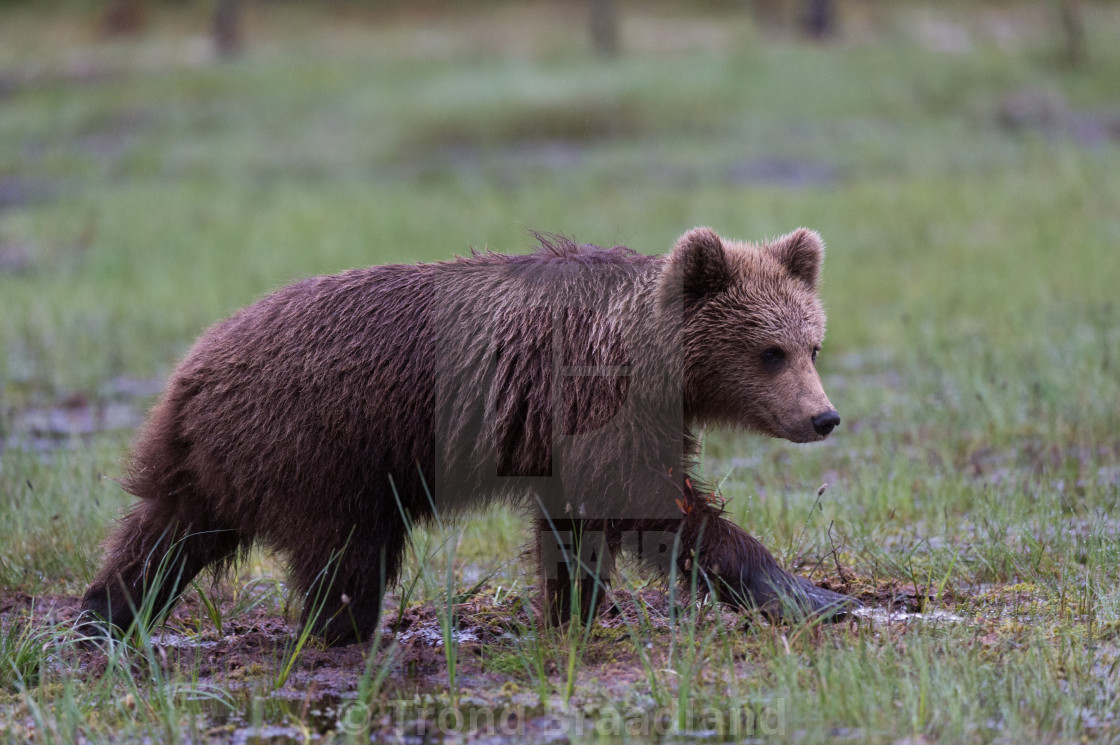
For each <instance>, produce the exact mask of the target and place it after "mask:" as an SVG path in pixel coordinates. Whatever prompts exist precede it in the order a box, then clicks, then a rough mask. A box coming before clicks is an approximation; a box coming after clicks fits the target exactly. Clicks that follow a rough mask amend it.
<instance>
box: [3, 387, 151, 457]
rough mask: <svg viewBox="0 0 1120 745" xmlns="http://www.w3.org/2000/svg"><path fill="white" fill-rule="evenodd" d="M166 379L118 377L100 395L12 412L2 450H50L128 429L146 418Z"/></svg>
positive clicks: (78, 395)
mask: <svg viewBox="0 0 1120 745" xmlns="http://www.w3.org/2000/svg"><path fill="white" fill-rule="evenodd" d="M163 386H164V381H163V379H162V378H128V377H123V376H119V377H115V378H112V379H111V380H109V381H108V382H107V383H105V384H104V385H102V386H101V389H100V390H99V391H98V394H97V397H96V398H91V397H89V396H86V395H85V394H81V393H73V394H71V395H69V396H66V397H64V398H62V399H61V400H60V401H58V402H57V403H54V404H51V405H48V406H30V407H25V408H21V409H15V410H13V411H11V412H9V415H8V421H9V422H10V426H9V427H8V428H7V434H6V436H5V437H4V438H3V439H0V450H3V449H6V448H10V449H22V450H33V451H38V452H50V451H52V450H57V449H59V448H66V447H72V446H74V445H75V444H83V443H86V442H88V441H89V440H90V439H91V438H92V437H93V436H94V435H97V434H100V433H105V432H127V431H130V430H133V429H135V428H136V427H138V426H139V425H140V424H141V423H143V421H144V417H145V412H146V411H147V407H148V403H149V399H150V398H151V397H152V396H155V395H156V394H158V393H160V392H161V391H162V390H163Z"/></svg>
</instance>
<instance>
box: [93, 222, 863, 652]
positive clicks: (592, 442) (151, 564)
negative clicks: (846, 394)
mask: <svg viewBox="0 0 1120 745" xmlns="http://www.w3.org/2000/svg"><path fill="white" fill-rule="evenodd" d="M536 237H537V239H538V240H539V242H540V246H539V247H538V248H537V249H536V251H535V252H534V253H532V254H528V255H515V256H506V255H501V254H497V253H492V252H474V253H472V255H471V256H468V257H464V258H457V259H456V260H454V261H447V262H440V263H432V264H417V265H386V266H374V267H370V268H366V269H356V270H352V271H347V272H343V273H341V274H337V275H333V276H323V277H315V278H312V279H306V280H303V281H300V282H297V283H295V284H293V285H290V286H288V287H285V288H283V289H280V290H278V291H276V292H274V293H272V294H271V295H268V296H267V297H265V298H263V299H261V300H260V301H258V302H257V303H255V304H253V305H251V306H249V307H247V308H245V309H243V310H241V311H240V312H238V313H236V314H235V315H234V316H232V317H231V318H229V319H227V320H224V321H222V322H220V323H218V324H216V325H215V326H213V327H212V328H210V329H209V330H208V331H207V332H206V333H205V334H204V335H203V336H202V337H201V338H200V339H199V341H198V342H197V343H196V344H195V345H194V347H193V348H192V349H191V350H190V352H189V353H188V354H187V356H186V358H185V359H184V360H183V361H182V362H181V364H180V365H179V366H178V368H177V369H176V370H175V372H174V373H173V374H172V376H171V378H170V380H169V381H168V384H167V389H166V391H165V393H164V394H163V397H162V399H161V400H160V401H159V403H158V404H156V405H155V407H154V408H153V409H152V411H151V413H150V415H149V417H148V420H147V423H146V424H145V426H144V428H143V430H142V432H141V434H140V436H139V438H138V440H137V442H136V444H135V447H134V449H133V452H132V455H131V460H130V463H129V468H128V472H127V476H126V477H125V478H124V479H123V480H122V483H123V485H124V487H125V489H127V490H128V491H129V492H130V493H131V494H133V495H135V496H136V497H138V498H139V500H138V501H137V503H136V505H135V506H134V507H133V508H132V510H131V511H130V512H129V513H128V514H127V515H126V516H125V517H124V518H123V519H122V520H121V522H120V524H119V525H118V526H117V528H116V530H115V531H114V532H113V533H112V535H111V536H110V537H109V539H108V541H107V543H106V556H105V563H104V567H103V568H102V570H101V572H100V573H99V574H98V575H97V577H96V578H95V579H94V581H93V583H92V585H91V586H90V588H89V590H88V591H87V592H86V595H85V597H84V599H83V609H84V611H86V612H88V613H87V614H86V617H87V618H89V619H91V620H90V622H89V624H90V628H91V629H93V630H95V631H97V632H98V633H105V631H106V630H107V629H105V628H104V627H103V626H102V624H107V625H108V627H109V629H112V627H117V628H118V629H125V628H127V627H128V626H129V625H130V624H131V623H132V622H133V621H134V620H135V614H136V609H137V608H139V607H141V606H142V605H144V604H149V605H148V607H151V608H154V609H155V610H156V615H157V616H158V615H159V614H160V613H164V612H166V611H167V609H168V608H169V607H170V606H171V604H172V603H173V602H174V601H175V599H176V598H177V597H178V595H179V594H180V593H181V592H182V591H183V589H184V588H185V587H186V586H187V585H188V584H189V583H190V581H191V580H192V579H193V578H194V577H195V576H196V575H197V574H198V573H199V572H200V571H202V570H203V569H205V568H207V567H211V566H217V567H222V566H224V565H226V564H227V563H228V562H230V561H231V560H232V559H233V558H234V557H236V555H237V554H238V552H239V551H243V550H245V549H247V548H248V547H249V546H250V545H252V544H254V543H257V542H260V543H262V544H264V545H265V546H268V547H270V548H272V549H274V550H276V551H279V552H281V553H282V554H283V555H284V556H285V557H286V559H287V560H288V563H289V565H290V569H291V579H292V581H293V583H294V586H295V587H296V588H297V589H298V590H299V591H300V592H301V593H302V594H303V595H304V597H305V603H304V612H303V613H304V618H303V620H304V623H305V624H311V625H312V627H313V629H314V631H315V632H316V633H318V634H320V635H321V636H322V637H323V638H324V639H325V640H326V641H327V642H328V643H337V644H343V643H352V642H357V641H361V640H365V639H368V638H369V637H370V636H371V635H372V633H373V632H374V631H375V629H376V628H377V625H378V622H379V615H380V610H381V603H382V596H383V595H384V593H385V590H386V588H388V587H389V586H390V585H392V584H393V582H394V581H395V580H396V579H397V576H398V572H399V569H400V565H401V558H402V554H403V552H404V550H405V548H406V543H407V540H408V528H409V527H410V526H411V525H417V524H423V523H424V522H425V521H427V520H430V519H432V518H433V517H434V516H436V515H440V514H451V515H453V514H455V513H459V512H461V511H463V510H465V509H468V508H470V507H472V506H477V505H479V504H482V503H485V502H489V501H495V500H501V501H503V502H505V503H512V504H517V505H521V506H522V507H523V508H524V509H525V510H526V512H527V513H528V514H529V519H531V520H532V521H533V522H534V525H535V527H536V534H535V542H536V551H535V556H536V557H537V558H536V562H537V564H538V567H537V569H538V572H539V575H540V576H539V583H538V589H539V592H540V597H541V600H540V604H541V612H542V614H543V615H544V617H545V619H546V620H548V621H551V622H564V621H565V620H567V619H568V618H570V616H571V614H572V613H580V614H590V613H592V612H594V610H595V605H596V599H597V598H601V597H602V595H603V591H604V588H605V587H606V583H607V582H608V581H609V578H610V574H611V570H612V567H613V564H614V559H615V557H616V556H617V555H618V554H619V553H620V552H622V551H626V552H629V553H631V554H633V555H634V556H636V557H637V558H638V559H639V560H640V561H642V562H644V563H645V564H647V565H649V566H650V567H651V568H652V569H653V570H654V571H657V572H661V573H663V574H666V575H669V574H672V573H673V571H674V568H675V573H676V575H677V576H679V577H686V578H687V577H691V576H693V575H694V573H695V574H696V575H698V576H699V578H700V586H701V587H702V588H704V589H705V590H707V591H710V592H714V593H716V594H717V596H718V598H719V599H720V600H721V601H724V602H729V603H734V604H736V605H739V606H741V607H744V608H758V609H760V610H761V611H763V612H764V613H766V614H768V615H769V616H770V617H771V618H774V619H778V618H782V617H797V618H804V617H811V616H813V617H816V616H820V617H826V618H835V617H839V616H841V615H843V614H844V613H845V612H846V610H847V609H849V608H850V607H852V605H853V601H851V600H850V599H849V598H846V597H844V596H842V595H838V594H836V593H832V592H829V591H827V590H823V589H820V588H818V587H816V586H815V585H813V584H812V583H811V582H809V581H808V580H806V579H804V578H802V577H799V576H797V575H794V574H791V573H789V572H787V571H786V570H785V569H783V568H782V567H781V566H780V565H779V564H778V562H777V561H776V560H775V558H774V557H773V556H772V555H771V554H770V552H769V551H767V550H766V549H765V548H764V547H763V546H762V544H761V543H759V542H758V541H757V540H756V539H755V538H753V537H751V536H750V535H749V534H748V533H747V532H746V531H744V530H743V529H742V528H740V527H739V526H738V525H736V524H734V523H733V522H731V521H730V520H729V519H728V518H727V517H726V515H725V514H724V512H723V509H722V507H721V503H720V500H718V499H716V498H715V497H714V495H713V494H712V493H711V492H710V490H708V489H706V488H705V487H704V486H703V485H702V484H701V483H700V481H699V480H698V479H697V478H696V477H695V476H694V475H693V474H692V472H691V471H692V470H693V469H694V468H695V462H694V461H695V458H696V455H697V450H698V448H697V442H696V439H695V437H694V432H695V431H697V430H698V429H699V428H701V427H708V426H724V427H733V428H745V429H748V430H753V431H756V432H759V433H762V434H766V435H770V436H773V437H781V438H785V439H787V440H791V441H793V442H811V441H816V440H822V439H824V438H825V437H827V436H828V435H829V433H830V432H831V431H832V430H833V428H834V427H836V425H837V424H839V423H840V416H839V414H838V413H837V412H836V410H835V408H834V407H833V406H832V404H831V403H830V402H829V400H828V397H827V396H826V395H825V392H824V390H823V388H822V386H821V381H820V378H819V377H818V375H817V372H816V368H815V361H816V358H817V353H818V352H819V351H820V348H821V343H822V340H823V337H824V326H825V316H824V312H823V309H822V307H821V303H820V300H819V298H818V295H817V287H818V283H819V280H820V272H821V264H822V261H823V257H824V246H823V244H822V242H821V239H820V237H819V236H818V235H817V234H816V233H814V232H813V231H811V230H807V229H799V230H796V231H794V232H792V233H790V234H788V235H786V236H784V237H782V238H779V239H777V240H775V241H772V242H768V243H763V244H751V243H743V242H737V241H730V240H724V239H722V238H721V237H720V236H719V235H717V234H716V233H715V231H713V230H711V229H708V228H695V229H693V230H690V231H689V232H687V233H685V234H684V235H683V236H682V237H681V238H680V239H679V240H678V241H677V243H676V245H675V246H674V247H673V249H672V250H671V251H670V252H669V253H668V254H666V255H664V256H646V255H642V254H639V253H637V252H634V251H632V250H630V249H627V248H624V247H621V246H616V247H614V248H609V249H603V248H599V247H596V246H591V245H577V244H575V243H573V242H571V241H569V240H567V239H564V238H560V237H557V236H542V235H537V236H536Z"/></svg>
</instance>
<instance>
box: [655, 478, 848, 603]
mask: <svg viewBox="0 0 1120 745" xmlns="http://www.w3.org/2000/svg"><path fill="white" fill-rule="evenodd" d="M681 509H682V512H683V513H684V519H683V521H682V524H681V538H680V546H681V550H680V553H679V554H678V557H677V561H678V571H680V572H681V573H682V576H685V577H688V576H691V573H692V562H693V561H696V562H697V563H698V568H699V571H700V573H701V576H702V580H701V581H702V582H706V583H707V584H708V585H710V587H711V589H712V590H714V591H715V592H716V594H717V596H718V597H719V599H720V600H721V601H723V602H728V603H732V604H734V605H737V606H739V607H741V608H757V609H758V610H759V611H761V612H762V613H763V614H764V615H765V616H767V617H768V618H770V619H771V620H772V621H778V620H783V619H784V620H803V619H813V618H820V619H823V620H830V621H837V620H841V619H842V618H843V617H845V616H846V615H847V613H848V611H849V610H851V609H852V608H855V607H857V606H858V605H859V603H858V602H857V601H855V600H854V599H853V598H850V597H847V596H846V595H840V594H839V593H835V592H832V591H830V590H825V589H822V588H820V587H817V586H816V585H814V584H813V583H812V582H810V581H809V580H807V579H805V578H804V577H801V576H798V575H796V574H793V573H791V572H788V571H786V570H785V569H783V568H782V566H781V565H780V564H779V563H778V560H777V559H775V558H774V555H773V554H771V553H770V552H769V551H767V550H766V547H765V546H763V545H762V543H761V542H760V541H759V540H758V539H756V538H755V537H754V536H752V535H750V534H749V533H747V531H745V530H743V529H742V528H740V527H739V526H738V525H736V524H735V523H733V522H731V521H730V520H728V519H727V518H726V517H725V516H724V514H723V509H722V508H721V507H719V506H718V505H716V504H713V503H712V502H710V501H709V500H707V499H705V498H704V497H703V496H702V495H701V494H699V493H698V492H697V490H696V489H695V487H694V486H693V485H692V482H691V481H688V482H686V486H685V495H684V498H683V499H682V500H681Z"/></svg>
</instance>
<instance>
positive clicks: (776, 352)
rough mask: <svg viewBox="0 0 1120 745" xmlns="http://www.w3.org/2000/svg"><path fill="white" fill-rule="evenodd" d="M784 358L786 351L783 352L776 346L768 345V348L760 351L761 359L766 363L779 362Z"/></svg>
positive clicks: (775, 363) (774, 363) (776, 363)
mask: <svg viewBox="0 0 1120 745" xmlns="http://www.w3.org/2000/svg"><path fill="white" fill-rule="evenodd" d="M785 358H786V353H785V352H783V351H782V350H781V349H779V348H778V347H770V348H769V349H767V350H766V351H765V352H763V353H762V361H763V362H765V363H766V364H767V365H778V364H781V362H782V361H783V360H785Z"/></svg>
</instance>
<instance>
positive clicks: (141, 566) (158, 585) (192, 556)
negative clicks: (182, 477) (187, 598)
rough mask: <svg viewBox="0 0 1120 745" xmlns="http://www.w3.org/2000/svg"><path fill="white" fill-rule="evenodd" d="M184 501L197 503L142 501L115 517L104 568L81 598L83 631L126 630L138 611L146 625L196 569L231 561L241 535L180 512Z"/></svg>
mask: <svg viewBox="0 0 1120 745" xmlns="http://www.w3.org/2000/svg"><path fill="white" fill-rule="evenodd" d="M187 503H197V502H193V501H188V500H187V498H186V497H184V496H180V498H179V499H178V500H176V503H174V504H168V503H167V502H165V501H161V500H156V499H145V500H142V501H141V502H140V503H139V504H138V505H136V507H134V508H133V509H132V511H131V512H129V513H128V515H126V516H125V518H124V519H123V520H122V521H121V523H120V525H119V526H118V527H117V529H116V530H115V532H114V533H113V534H112V535H111V536H110V538H109V541H108V544H107V549H108V550H107V552H106V560H105V565H104V567H103V568H102V570H101V572H100V573H99V574H98V575H97V577H96V578H95V579H94V580H93V582H92V583H91V584H90V587H89V589H88V590H87V591H86V594H85V596H84V597H83V598H82V613H83V616H84V617H85V623H84V624H83V629H84V630H85V631H86V632H88V633H91V635H97V636H102V635H105V634H106V633H108V632H112V631H113V630H114V629H116V630H117V631H119V632H123V631H127V630H128V628H129V627H130V626H132V624H133V622H134V621H135V620H136V618H137V616H138V615H139V617H140V618H141V619H142V620H143V621H144V622H145V623H146V624H148V625H150V624H151V623H153V622H154V621H156V620H157V619H158V618H159V617H161V616H162V615H164V614H165V613H166V612H167V611H168V610H170V608H171V605H173V604H174V601H175V600H176V599H177V598H178V597H179V595H180V593H182V591H183V590H184V589H185V588H186V586H187V585H188V584H189V583H190V582H191V580H193V579H194V578H195V577H196V576H197V575H198V573H199V572H201V571H202V570H203V569H205V568H206V567H208V566H210V565H213V564H221V563H223V562H228V561H230V560H232V559H233V557H234V556H235V555H236V553H237V551H238V549H239V548H240V547H241V546H242V545H243V543H244V541H243V538H242V535H241V534H240V533H239V532H238V531H237V530H234V529H227V528H221V527H218V526H216V525H215V524H214V523H213V521H212V520H209V519H206V518H205V517H203V516H198V515H193V516H188V515H184V514H181V511H180V510H179V509H178V505H181V504H187ZM105 624H107V625H108V628H106V627H105Z"/></svg>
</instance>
